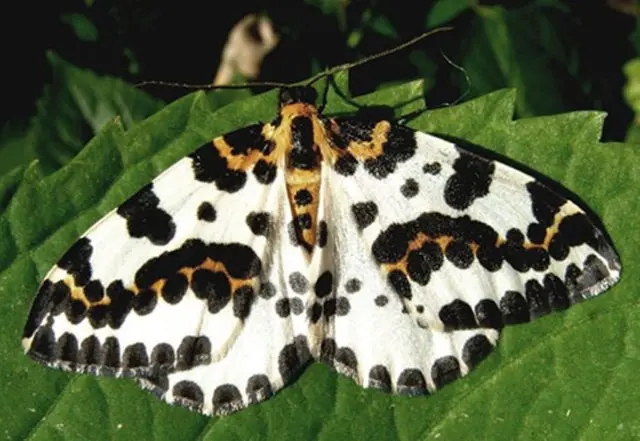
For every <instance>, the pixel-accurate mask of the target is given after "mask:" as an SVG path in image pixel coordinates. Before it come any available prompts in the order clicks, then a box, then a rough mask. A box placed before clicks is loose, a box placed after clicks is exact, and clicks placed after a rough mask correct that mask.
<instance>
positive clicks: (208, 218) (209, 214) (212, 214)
mask: <svg viewBox="0 0 640 441" xmlns="http://www.w3.org/2000/svg"><path fill="white" fill-rule="evenodd" d="M216 214H217V213H216V209H215V208H214V207H213V205H211V204H210V203H209V202H203V203H202V204H200V206H199V207H198V219H200V220H202V221H205V222H214V221H215V220H216V217H217V216H216Z"/></svg>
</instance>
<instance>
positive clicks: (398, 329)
mask: <svg viewBox="0 0 640 441" xmlns="http://www.w3.org/2000/svg"><path fill="white" fill-rule="evenodd" d="M337 123H338V125H339V126H340V128H341V130H340V133H341V136H342V137H343V138H348V139H349V140H350V141H351V142H352V144H351V145H350V146H349V147H348V149H347V150H348V151H349V152H350V154H349V155H347V156H346V159H345V158H344V157H343V159H342V160H341V161H338V162H337V163H336V165H335V167H334V168H333V169H332V170H331V171H330V172H329V176H328V178H327V186H326V188H327V189H328V190H327V191H328V192H329V196H328V200H329V201H330V205H329V207H328V209H327V211H328V213H330V217H329V220H328V224H329V225H330V230H329V237H333V240H334V242H335V247H336V249H337V250H349V252H343V251H341V252H337V253H336V254H335V268H336V269H335V272H336V274H338V275H339V278H338V279H337V280H336V290H337V291H336V294H335V295H336V296H337V298H340V297H344V298H346V299H348V302H349V305H350V312H349V314H347V315H344V316H336V317H335V319H334V320H333V321H332V323H331V325H330V326H329V329H330V331H329V333H328V335H327V339H328V340H326V341H325V344H324V348H323V352H322V357H323V358H324V359H326V360H328V361H329V363H331V364H333V365H335V366H336V367H337V368H338V370H339V371H341V372H343V373H346V374H347V375H350V376H352V377H353V378H354V379H355V380H356V382H358V383H359V384H362V385H365V386H370V387H375V388H379V389H383V390H388V391H395V392H398V393H407V394H415V393H427V392H431V391H433V390H434V389H435V388H437V387H440V386H442V385H443V384H445V383H447V382H449V381H451V380H452V379H454V378H458V377H459V376H461V375H465V374H466V373H467V372H468V371H469V369H471V368H472V367H473V366H475V365H476V364H477V363H478V362H479V361H480V360H481V359H483V358H484V357H485V356H486V355H487V354H488V353H489V352H490V350H491V348H492V347H493V346H494V345H495V344H496V342H497V339H498V335H499V330H500V329H502V327H503V326H504V325H507V324H514V323H523V322H527V321H529V320H532V319H535V318H537V317H539V316H541V315H544V314H547V313H549V312H551V311H553V310H559V309H564V308H567V307H569V306H570V305H571V304H573V303H575V302H577V301H580V300H582V299H585V298H590V297H593V296H595V295H597V294H599V293H600V292H602V291H604V290H605V289H607V288H608V287H609V286H611V285H612V284H614V283H615V282H616V281H617V280H618V278H619V275H620V264H619V261H618V258H617V255H616V253H615V251H614V250H613V248H612V246H611V245H610V244H609V243H608V242H607V240H606V238H605V236H604V234H603V233H602V232H601V231H600V230H599V229H598V228H597V227H596V226H595V224H594V223H593V221H592V220H591V219H590V218H589V217H588V216H587V215H586V214H585V213H584V211H583V210H582V209H580V208H579V207H578V206H577V205H576V204H574V203H573V202H571V201H569V200H567V199H566V198H565V197H563V196H561V195H559V194H558V193H556V192H554V191H553V190H551V189H550V188H548V187H547V186H545V185H544V184H542V183H540V182H538V181H536V180H535V179H534V178H532V177H531V176H528V175H526V174H524V173H522V172H520V171H518V170H516V169H514V168H512V167H510V166H507V165H505V164H503V163H500V162H497V161H494V160H490V159H487V158H484V157H482V156H479V155H476V154H474V153H472V152H470V151H468V150H465V149H463V148H460V147H457V146H455V145H454V144H452V143H450V142H447V141H444V140H442V139H439V138H436V137H433V136H430V135H427V134H425V133H420V132H415V131H413V130H410V129H408V128H406V127H398V126H390V129H389V131H388V132H387V134H386V137H384V138H382V139H383V140H384V142H383V143H382V148H379V147H376V146H375V145H371V144H368V143H370V141H371V139H374V140H375V139H376V137H375V135H372V134H371V133H372V132H373V131H375V130H376V129H379V127H380V125H376V124H374V123H371V122H369V121H367V122H362V121H359V120H355V119H346V120H342V121H340V120H338V121H337ZM374 127H376V129H374ZM350 284H351V285H352V286H356V285H357V286H358V287H359V289H358V290H357V291H355V292H351V293H350V292H349V290H347V286H349V285H350Z"/></svg>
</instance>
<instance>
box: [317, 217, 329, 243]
mask: <svg viewBox="0 0 640 441" xmlns="http://www.w3.org/2000/svg"><path fill="white" fill-rule="evenodd" d="M328 236H329V231H328V229H327V223H326V222H325V221H323V220H321V221H320V222H319V223H318V246H319V247H320V248H324V247H325V245H327V239H328Z"/></svg>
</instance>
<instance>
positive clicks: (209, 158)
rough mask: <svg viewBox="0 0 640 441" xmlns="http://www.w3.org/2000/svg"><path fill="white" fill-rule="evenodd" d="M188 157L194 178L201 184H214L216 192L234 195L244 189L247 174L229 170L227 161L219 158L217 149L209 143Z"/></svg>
mask: <svg viewBox="0 0 640 441" xmlns="http://www.w3.org/2000/svg"><path fill="white" fill-rule="evenodd" d="M189 157H190V158H191V159H192V168H193V173H194V177H195V179H196V180H198V181H201V182H215V184H216V187H217V188H218V190H221V191H226V192H228V193H235V192H236V191H238V190H240V189H241V188H242V187H244V184H245V183H246V182H247V174H246V173H245V172H244V171H242V170H233V169H230V168H229V166H228V163H227V160H226V159H225V158H223V157H221V156H220V153H219V152H218V149H217V148H216V147H215V146H214V145H213V143H211V142H209V143H207V144H205V145H203V146H202V147H200V148H199V149H197V150H196V151H195V152H193V153H191V154H190V155H189Z"/></svg>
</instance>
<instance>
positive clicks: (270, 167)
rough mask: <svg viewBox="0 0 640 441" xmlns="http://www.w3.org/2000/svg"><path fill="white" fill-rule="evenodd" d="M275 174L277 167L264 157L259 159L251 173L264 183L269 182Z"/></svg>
mask: <svg viewBox="0 0 640 441" xmlns="http://www.w3.org/2000/svg"><path fill="white" fill-rule="evenodd" d="M277 174H278V167H276V165H275V164H271V163H269V162H267V161H265V160H264V159H259V160H258V162H256V165H255V166H254V167H253V175H254V176H255V177H256V180H257V181H258V182H259V183H261V184H264V185H269V184H271V183H272V182H273V181H274V180H275V179H276V175H277Z"/></svg>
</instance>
